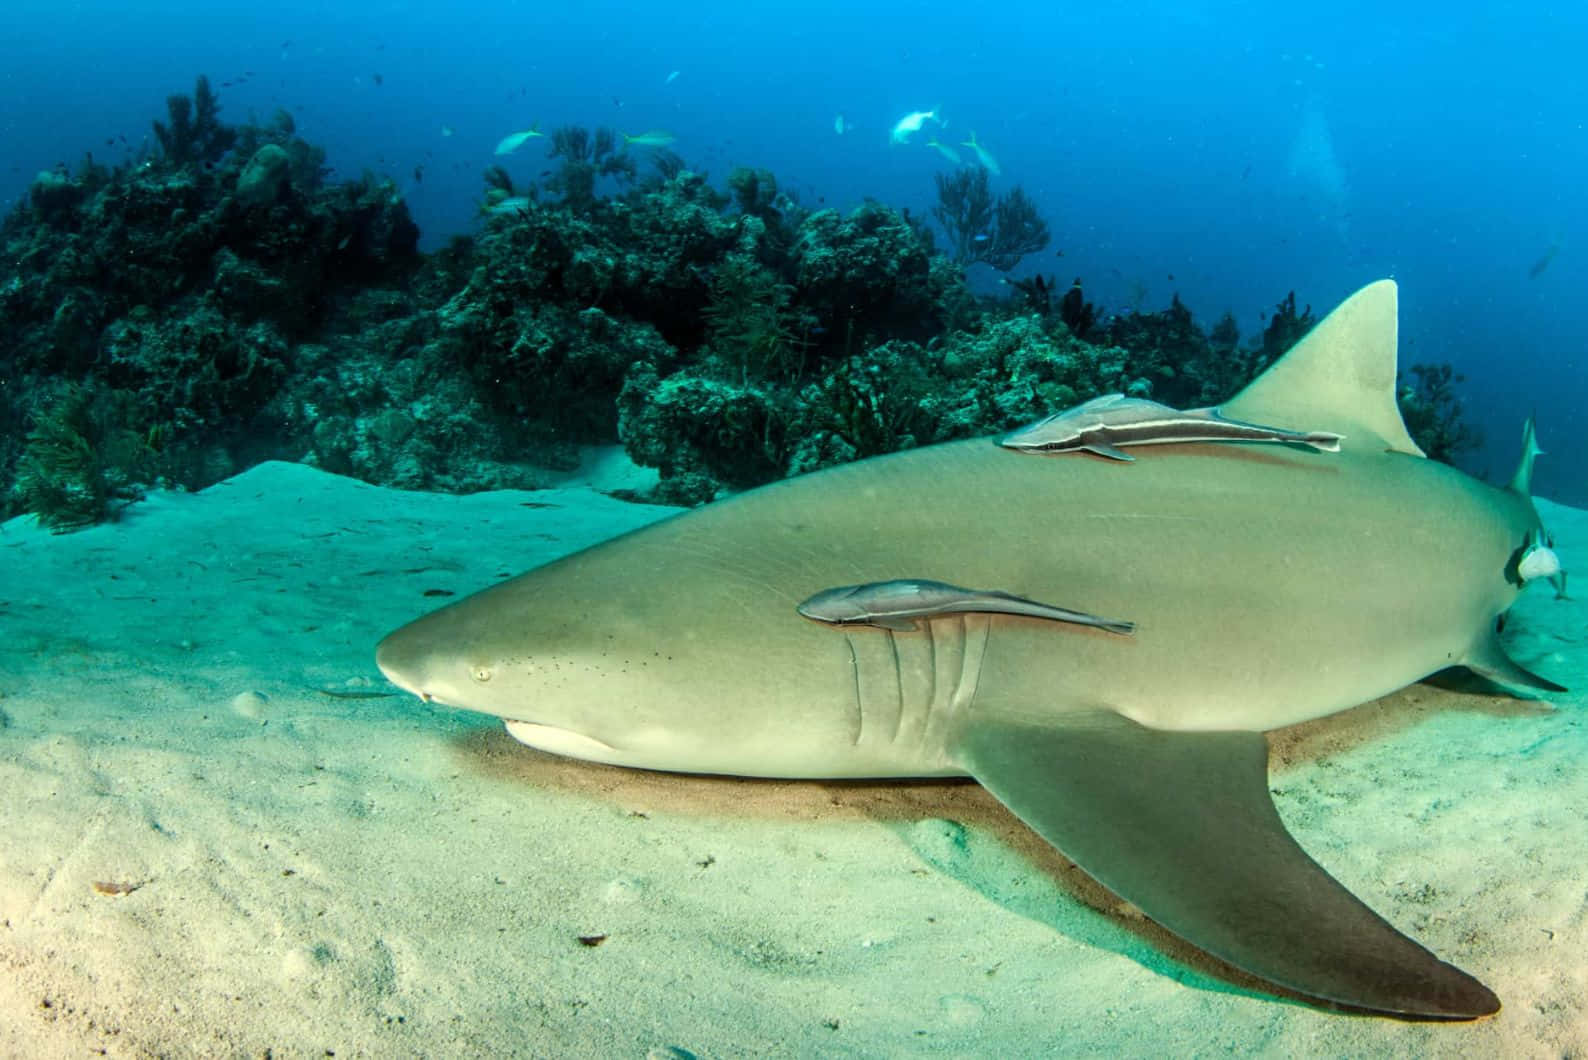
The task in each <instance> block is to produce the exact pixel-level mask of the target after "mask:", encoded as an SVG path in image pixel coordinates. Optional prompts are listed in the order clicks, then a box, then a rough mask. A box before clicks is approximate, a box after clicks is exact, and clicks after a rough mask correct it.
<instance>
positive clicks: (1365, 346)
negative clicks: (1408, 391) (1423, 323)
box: [1219, 280, 1426, 456]
mask: <svg viewBox="0 0 1588 1060" xmlns="http://www.w3.org/2000/svg"><path fill="white" fill-rule="evenodd" d="M1397 317H1398V303H1397V297H1396V287H1395V281H1394V280H1380V281H1378V282H1377V283H1370V284H1368V285H1367V286H1366V287H1364V288H1362V289H1361V290H1360V291H1358V292H1356V294H1354V295H1352V296H1351V297H1350V298H1347V299H1346V300H1345V301H1344V302H1342V303H1341V304H1340V306H1339V307H1338V308H1337V309H1335V311H1334V312H1332V313H1330V314H1329V315H1328V316H1326V317H1324V318H1323V320H1322V321H1320V322H1319V324H1318V326H1317V327H1315V328H1313V329H1312V330H1311V331H1309V332H1307V334H1306V336H1305V337H1304V338H1303V339H1302V340H1301V341H1300V342H1298V343H1296V345H1295V346H1293V347H1291V349H1290V352H1289V353H1287V354H1285V355H1284V356H1283V357H1281V358H1280V359H1279V360H1277V361H1275V362H1274V363H1273V364H1272V365H1270V366H1269V367H1268V370H1267V371H1265V372H1264V373H1263V374H1262V375H1260V376H1258V377H1257V378H1256V379H1255V380H1253V381H1252V383H1251V384H1250V385H1248V386H1247V387H1246V389H1245V390H1242V391H1241V392H1240V393H1239V394H1237V395H1235V397H1233V398H1232V399H1230V400H1229V401H1227V402H1225V403H1224V404H1223V405H1222V406H1220V408H1219V411H1220V412H1221V413H1223V414H1224V415H1225V416H1228V417H1230V418H1232V419H1241V420H1249V421H1251V422H1253V423H1273V424H1277V425H1280V426H1283V427H1287V428H1290V429H1291V430H1306V431H1336V432H1338V433H1340V434H1343V435H1344V436H1345V442H1344V444H1345V447H1346V448H1360V447H1362V446H1363V445H1377V446H1382V447H1383V448H1385V449H1393V450H1395V451H1396V452H1401V453H1410V454H1411V455H1413V456H1424V455H1426V454H1424V453H1423V451H1422V450H1421V449H1419V448H1418V447H1417V443H1416V442H1414V441H1412V437H1411V435H1410V434H1408V433H1406V424H1405V422H1404V421H1403V420H1402V419H1401V412H1400V406H1399V405H1397V404H1396V402H1395V367H1396V363H1395V362H1396V345H1397V342H1398V331H1399V324H1398V320H1397Z"/></svg>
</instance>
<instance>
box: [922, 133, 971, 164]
mask: <svg viewBox="0 0 1588 1060" xmlns="http://www.w3.org/2000/svg"><path fill="white" fill-rule="evenodd" d="M926 146H928V147H935V148H937V153H938V154H940V155H942V156H943V157H944V158H946V159H948V160H949V161H950V162H952V163H954V164H955V165H956V166H958V165H962V164H963V163H962V162H961V161H960V157H959V152H958V151H956V150H954V149H953V148H952V147H950V146H948V144H942V143H938V142H937V140H936V138H933V139H931V140H928V141H926Z"/></svg>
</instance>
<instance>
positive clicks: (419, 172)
mask: <svg viewBox="0 0 1588 1060" xmlns="http://www.w3.org/2000/svg"><path fill="white" fill-rule="evenodd" d="M424 179H425V167H424V166H415V167H414V183H415V184H420V183H423V182H424Z"/></svg>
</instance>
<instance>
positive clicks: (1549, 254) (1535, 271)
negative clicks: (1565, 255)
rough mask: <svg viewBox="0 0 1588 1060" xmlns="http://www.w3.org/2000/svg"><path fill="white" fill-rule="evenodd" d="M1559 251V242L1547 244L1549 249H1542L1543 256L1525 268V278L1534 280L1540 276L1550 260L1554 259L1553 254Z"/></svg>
mask: <svg viewBox="0 0 1588 1060" xmlns="http://www.w3.org/2000/svg"><path fill="white" fill-rule="evenodd" d="M1559 253H1560V244H1558V243H1551V244H1550V245H1549V249H1548V250H1546V251H1544V256H1543V257H1541V258H1539V259H1538V260H1537V261H1535V262H1533V267H1532V268H1531V269H1528V270H1527V278H1528V279H1530V280H1536V279H1538V278H1539V277H1540V276H1542V275H1544V270H1545V269H1548V268H1549V266H1550V262H1552V261H1554V260H1555V255H1556V254H1559Z"/></svg>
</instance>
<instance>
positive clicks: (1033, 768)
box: [957, 705, 1500, 1019]
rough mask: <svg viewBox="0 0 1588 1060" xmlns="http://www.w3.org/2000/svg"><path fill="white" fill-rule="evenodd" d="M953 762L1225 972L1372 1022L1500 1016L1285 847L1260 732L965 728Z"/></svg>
mask: <svg viewBox="0 0 1588 1060" xmlns="http://www.w3.org/2000/svg"><path fill="white" fill-rule="evenodd" d="M980 710H981V708H980V706H979V705H978V713H979V712H980ZM957 753H958V756H959V759H960V765H961V766H962V767H964V768H965V769H966V770H967V771H968V772H969V773H971V775H973V776H974V777H975V778H976V779H977V780H978V781H980V782H981V784H982V785H983V786H984V787H986V788H987V789H988V790H989V791H991V792H992V793H993V794H994V795H996V796H997V797H998V798H999V800H1000V801H1002V802H1003V803H1004V804H1005V805H1006V806H1008V807H1009V808H1010V809H1011V810H1013V811H1014V812H1015V814H1016V815H1018V816H1019V817H1020V819H1021V820H1022V821H1024V822H1025V823H1026V824H1028V825H1030V826H1031V827H1032V828H1033V829H1034V830H1035V831H1036V832H1037V833H1038V834H1039V835H1041V836H1042V837H1043V838H1044V839H1046V840H1048V842H1050V843H1052V844H1053V845H1054V846H1056V847H1058V849H1059V850H1060V851H1061V852H1062V853H1063V854H1064V855H1065V856H1066V857H1069V858H1071V859H1072V860H1074V861H1075V863H1076V864H1077V865H1079V866H1080V867H1081V868H1082V869H1084V870H1085V871H1086V872H1087V873H1089V874H1090V875H1091V876H1093V877H1094V878H1096V879H1097V880H1098V882H1100V883H1102V884H1103V885H1104V886H1106V887H1108V888H1109V889H1110V890H1112V891H1113V892H1114V893H1116V894H1118V895H1119V896H1120V897H1121V898H1124V899H1126V900H1127V901H1130V902H1133V903H1135V904H1136V905H1137V906H1139V907H1140V908H1141V910H1142V911H1143V912H1144V913H1146V914H1147V915H1148V916H1149V917H1151V918H1152V919H1153V920H1155V921H1157V922H1158V923H1159V924H1161V925H1163V927H1165V928H1167V929H1168V930H1170V931H1172V932H1174V933H1175V934H1176V935H1179V936H1180V937H1182V938H1184V939H1186V940H1187V941H1189V942H1191V943H1193V944H1195V945H1197V946H1199V947H1201V948H1202V949H1204V950H1206V951H1207V952H1209V953H1211V954H1213V955H1214V956H1216V957H1219V958H1221V959H1223V960H1225V961H1227V962H1229V963H1230V964H1232V965H1235V966H1236V967H1237V968H1241V969H1244V970H1245V971H1247V972H1250V973H1251V974H1252V975H1255V976H1258V977H1260V978H1262V979H1265V980H1268V981H1269V982H1272V983H1276V984H1279V985H1281V986H1284V987H1288V988H1289V989H1291V990H1294V991H1297V992H1298V993H1302V994H1306V995H1309V996H1312V997H1316V998H1322V999H1326V1000H1330V1001H1335V1002H1339V1003H1341V1004H1345V1005H1350V1006H1354V1007H1357V1008H1362V1009H1370V1010H1373V1011H1377V1012H1387V1013H1397V1014H1402V1015H1409V1016H1419V1017H1433V1018H1443V1019H1470V1018H1473V1017H1477V1016H1484V1015H1488V1014H1489V1013H1492V1012H1495V1011H1497V1010H1498V1009H1499V1007H1500V1002H1499V1000H1498V999H1497V998H1496V997H1495V996H1494V994H1493V993H1491V992H1490V991H1489V989H1488V988H1487V987H1485V986H1484V985H1483V984H1482V983H1480V982H1478V981H1477V980H1476V979H1473V978H1472V977H1471V976H1469V975H1467V974H1466V973H1465V972H1463V971H1461V970H1460V969H1458V968H1455V967H1453V966H1451V965H1448V964H1446V963H1444V962H1443V961H1441V960H1439V958H1437V957H1435V956H1434V955H1433V954H1431V953H1429V952H1428V951H1427V950H1425V949H1423V948H1422V947H1421V946H1419V945H1418V944H1417V943H1415V942H1413V941H1412V940H1411V939H1409V938H1407V937H1406V936H1405V935H1402V934H1401V933H1400V932H1399V931H1396V930H1395V928H1394V927H1392V926H1390V924H1389V923H1388V922H1387V921H1385V920H1384V919H1382V918H1381V917H1379V916H1378V915H1377V914H1376V913H1374V912H1373V911H1372V910H1371V909H1369V908H1368V907H1367V906H1365V905H1363V904H1362V903H1361V902H1360V901H1358V900H1357V899H1356V897H1355V896H1353V895H1352V894H1351V893H1350V892H1349V891H1347V890H1346V889H1345V888H1344V887H1342V886H1341V885H1340V884H1339V883H1338V882H1336V881H1335V879H1334V878H1333V877H1332V876H1330V875H1329V874H1328V873H1327V872H1325V871H1324V870H1323V869H1322V868H1321V867H1320V866H1319V865H1318V864H1317V862H1315V861H1313V860H1312V859H1311V858H1310V857H1308V856H1307V854H1306V852H1305V851H1303V850H1302V849H1301V847H1300V846H1299V845H1298V844H1297V843H1296V841H1295V840H1294V839H1292V838H1291V836H1290V833H1288V832H1287V831H1285V826H1284V824H1283V823H1282V822H1281V821H1280V819H1279V814H1278V813H1277V812H1276V811H1275V809H1274V804H1273V801H1272V800H1271V799H1270V798H1269V795H1268V748H1267V743H1266V741H1265V740H1264V738H1263V735H1262V734H1261V733H1257V732H1165V731H1161V730H1157V729H1149V728H1145V727H1143V726H1141V725H1138V724H1136V723H1135V722H1133V721H1130V720H1129V719H1127V718H1124V717H1121V716H1120V715H1117V714H1113V713H1111V712H1095V713H1086V714H1076V715H1069V716H1066V717H1061V718H1060V719H1058V720H1056V721H1048V720H1044V721H1043V722H1042V723H1041V724H1038V723H1036V722H1033V721H1030V720H1017V719H1011V720H1004V719H999V718H997V717H996V716H995V717H993V718H991V719H987V718H984V717H977V718H975V719H974V720H971V721H969V722H968V723H967V724H966V726H965V729H964V732H963V733H962V735H961V737H960V738H959V740H958V745H957Z"/></svg>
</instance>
